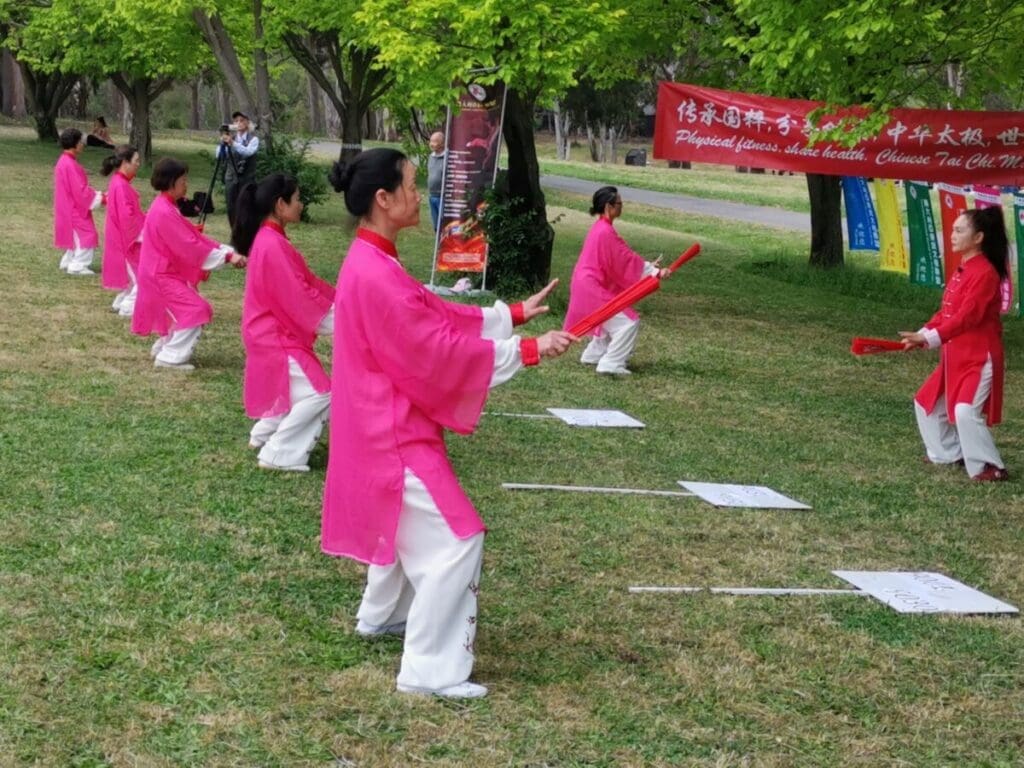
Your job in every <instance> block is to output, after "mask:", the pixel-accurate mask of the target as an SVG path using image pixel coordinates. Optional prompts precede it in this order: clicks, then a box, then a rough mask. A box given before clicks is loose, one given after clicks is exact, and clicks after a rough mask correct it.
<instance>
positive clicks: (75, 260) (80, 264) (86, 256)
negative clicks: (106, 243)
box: [60, 232, 96, 275]
mask: <svg viewBox="0 0 1024 768" xmlns="http://www.w3.org/2000/svg"><path fill="white" fill-rule="evenodd" d="M71 235H72V237H74V238H75V247H74V248H69V249H68V250H66V251H64V255H63V256H61V258H60V268H61V269H62V270H63V271H65V272H67V273H68V274H69V275H74V274H80V273H82V272H83V271H85V270H87V269H89V267H90V266H92V259H93V256H94V255H95V252H96V249H95V248H83V247H82V244H81V241H80V240H79V239H78V233H77V232H72V233H71Z"/></svg>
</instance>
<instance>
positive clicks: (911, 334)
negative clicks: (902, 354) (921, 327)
mask: <svg viewBox="0 0 1024 768" xmlns="http://www.w3.org/2000/svg"><path fill="white" fill-rule="evenodd" d="M900 338H902V339H903V348H904V349H914V348H915V347H927V346H928V340H927V339H926V338H925V337H924V334H923V333H918V332H917V331H900Z"/></svg>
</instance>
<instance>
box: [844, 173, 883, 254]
mask: <svg viewBox="0 0 1024 768" xmlns="http://www.w3.org/2000/svg"><path fill="white" fill-rule="evenodd" d="M842 183H843V202H844V203H845V205H846V232H847V238H848V239H849V241H850V250H851V251H877V250H878V248H879V244H878V217H877V216H876V215H875V204H874V203H873V202H871V192H870V191H869V190H868V180H867V179H862V178H858V177H855V176H843V182H842Z"/></svg>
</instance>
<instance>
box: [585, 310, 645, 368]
mask: <svg viewBox="0 0 1024 768" xmlns="http://www.w3.org/2000/svg"><path fill="white" fill-rule="evenodd" d="M601 329H602V330H603V331H604V332H603V333H602V334H601V335H600V336H594V337H593V338H592V339H591V340H590V343H589V344H588V345H587V348H586V349H584V350H583V354H582V355H581V356H580V362H581V363H583V364H585V365H595V364H596V365H597V372H598V373H616V372H618V371H622V370H625V368H626V363H628V362H629V358H630V357H631V356H632V355H633V350H634V349H635V348H636V338H637V335H638V334H639V333H640V321H639V320H630V319H629V318H628V317H626V315H625V313H623V312H619V314H617V315H614V316H613V317H611V318H609V319H608V320H605V321H604V323H603V324H602V325H601Z"/></svg>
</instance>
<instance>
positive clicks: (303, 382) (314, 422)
mask: <svg viewBox="0 0 1024 768" xmlns="http://www.w3.org/2000/svg"><path fill="white" fill-rule="evenodd" d="M288 387H289V390H288V391H289V394H290V396H291V401H292V407H291V410H290V411H288V413H285V414H283V415H281V416H272V417H270V418H267V419H260V420H259V421H257V422H256V424H255V425H254V426H253V428H252V431H251V432H249V440H250V441H251V442H252V443H253V444H260V445H262V446H263V447H262V448H261V449H260V455H259V460H260V461H262V462H264V463H266V464H273V465H275V466H279V467H288V466H295V465H301V464H306V463H307V462H308V461H309V454H310V453H312V452H313V448H314V446H316V441H317V440H319V439H320V432H321V431H323V428H324V422H326V421H327V412H328V410H329V409H330V406H331V393H330V392H325V393H323V394H320V393H319V392H317V391H316V390H315V389H314V388H313V385H312V384H311V383H310V382H309V379H308V378H307V377H306V374H305V373H304V372H303V370H302V367H301V366H300V365H299V364H298V363H297V362H295V360H293V359H292V358H290V357H289V358H288Z"/></svg>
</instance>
